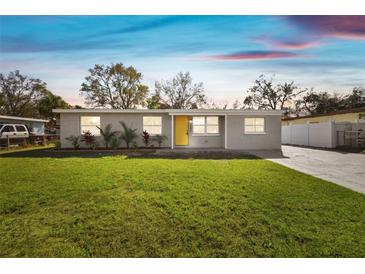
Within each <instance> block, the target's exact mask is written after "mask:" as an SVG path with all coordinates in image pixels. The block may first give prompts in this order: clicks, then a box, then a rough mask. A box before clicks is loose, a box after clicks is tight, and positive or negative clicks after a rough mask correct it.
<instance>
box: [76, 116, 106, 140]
mask: <svg viewBox="0 0 365 274" xmlns="http://www.w3.org/2000/svg"><path fill="white" fill-rule="evenodd" d="M83 117H93V118H95V117H96V118H99V125H98V126H99V127H101V119H100V116H94V115H93V116H91V115H81V116H80V134H81V135H83V134H84V130H83V129H82V127H84V126H88V127H91V126H95V127H96V125H87V124H82V118H83ZM93 135H94V136H100V130H99V133H97V134H93Z"/></svg>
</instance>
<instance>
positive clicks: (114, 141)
mask: <svg viewBox="0 0 365 274" xmlns="http://www.w3.org/2000/svg"><path fill="white" fill-rule="evenodd" d="M110 146H111V147H112V149H118V147H119V139H118V138H117V136H113V137H112V139H111V141H110Z"/></svg>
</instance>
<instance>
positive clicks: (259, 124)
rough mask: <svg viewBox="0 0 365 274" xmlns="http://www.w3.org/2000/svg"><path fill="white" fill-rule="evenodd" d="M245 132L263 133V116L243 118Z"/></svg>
mask: <svg viewBox="0 0 365 274" xmlns="http://www.w3.org/2000/svg"><path fill="white" fill-rule="evenodd" d="M245 133H265V118H245Z"/></svg>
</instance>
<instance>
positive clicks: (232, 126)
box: [53, 109, 282, 150]
mask: <svg viewBox="0 0 365 274" xmlns="http://www.w3.org/2000/svg"><path fill="white" fill-rule="evenodd" d="M53 112H55V113H59V114H60V140H61V147H62V148H69V147H71V144H70V142H68V141H67V140H66V138H67V137H69V136H71V135H74V136H78V135H81V134H82V133H83V132H85V131H87V130H89V131H91V132H92V133H93V134H94V135H96V136H99V135H100V132H99V129H98V128H97V126H100V127H101V128H105V127H106V125H108V124H111V125H112V127H113V130H121V125H120V123H119V122H120V121H123V122H125V123H126V124H127V126H129V127H131V128H135V129H137V133H138V135H139V136H140V135H141V134H142V132H143V130H146V131H147V132H148V133H149V134H150V135H152V136H153V135H156V134H162V135H165V136H166V137H167V140H165V142H164V143H163V146H164V147H170V148H226V149H242V150H252V149H280V148H281V144H280V143H281V114H282V112H281V111H277V110H271V111H265V110H178V109H164V110H142V109H134V110H116V109H55V110H53ZM98 140H99V143H102V139H101V137H98ZM136 141H137V144H138V146H143V143H142V138H141V137H139V138H138V139H137V140H136ZM122 145H123V146H124V144H122Z"/></svg>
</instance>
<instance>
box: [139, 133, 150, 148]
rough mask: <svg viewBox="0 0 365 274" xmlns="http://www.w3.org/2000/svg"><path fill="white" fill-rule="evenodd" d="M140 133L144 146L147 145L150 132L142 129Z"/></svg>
mask: <svg viewBox="0 0 365 274" xmlns="http://www.w3.org/2000/svg"><path fill="white" fill-rule="evenodd" d="M141 135H142V139H143V143H144V145H145V147H148V144H149V143H150V134H149V133H148V132H147V131H146V130H144V131H143V132H142V134H141Z"/></svg>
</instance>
